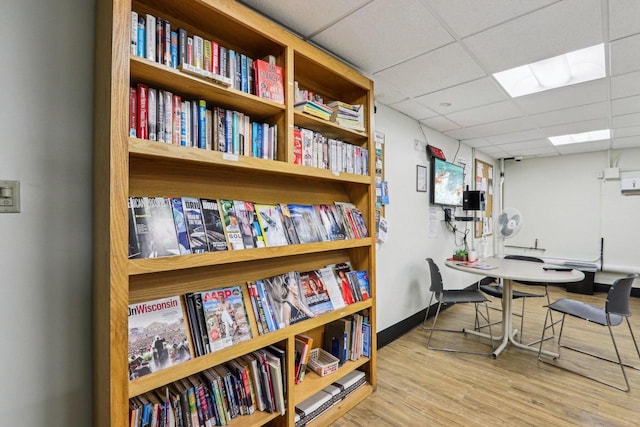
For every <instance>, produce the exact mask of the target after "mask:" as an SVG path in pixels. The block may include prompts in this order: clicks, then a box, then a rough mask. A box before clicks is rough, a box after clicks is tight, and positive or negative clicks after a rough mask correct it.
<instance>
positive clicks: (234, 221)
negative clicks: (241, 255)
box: [220, 199, 244, 250]
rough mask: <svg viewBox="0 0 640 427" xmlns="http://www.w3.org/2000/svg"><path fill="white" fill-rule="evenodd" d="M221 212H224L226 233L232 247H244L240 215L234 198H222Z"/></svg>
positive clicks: (223, 222)
mask: <svg viewBox="0 0 640 427" xmlns="http://www.w3.org/2000/svg"><path fill="white" fill-rule="evenodd" d="M220 213H221V214H222V224H223V225H224V233H225V235H226V236H227V240H228V241H229V245H230V246H231V249H235V250H237V249H244V242H243V240H242V233H241V232H240V224H239V222H238V215H237V213H236V207H235V203H234V202H233V200H223V199H220Z"/></svg>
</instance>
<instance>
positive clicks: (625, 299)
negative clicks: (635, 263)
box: [538, 274, 640, 391]
mask: <svg viewBox="0 0 640 427" xmlns="http://www.w3.org/2000/svg"><path fill="white" fill-rule="evenodd" d="M636 277H638V275H637V274H630V275H628V276H627V277H623V278H621V279H618V280H616V281H615V282H613V285H611V289H609V293H608V294H607V300H606V302H605V304H604V308H601V307H596V306H593V305H590V304H586V303H584V302H582V301H576V300H573V299H569V298H562V299H559V300H557V301H555V302H554V303H553V304H549V305H548V306H547V316H546V317H545V320H544V324H545V327H546V325H547V320H548V319H549V315H550V314H551V312H552V311H556V312H558V313H562V320H561V324H560V334H559V335H558V347H560V348H566V349H569V350H573V351H576V352H578V353H582V354H586V355H588V356H591V357H595V358H598V359H600V360H605V361H607V362H611V363H617V364H618V365H619V366H620V370H621V371H622V376H623V377H624V382H625V385H626V388H622V387H620V386H618V385H616V384H612V383H609V382H606V381H603V380H600V379H598V378H595V377H592V376H589V375H586V374H584V373H582V372H579V371H577V370H574V369H569V368H567V367H566V366H561V365H558V364H555V363H550V362H548V361H546V360H544V359H543V358H542V344H543V342H544V339H545V337H544V334H545V331H546V328H545V329H543V330H542V337H541V341H540V349H539V351H538V360H540V361H541V362H544V363H546V364H548V365H552V366H556V367H558V368H561V369H564V370H565V371H569V372H573V373H574V374H578V375H580V376H582V377H585V378H588V379H590V380H593V381H597V382H599V383H601V384H605V385H608V386H609V387H613V388H616V389H618V390H622V391H629V389H630V387H629V380H628V379H627V374H626V372H625V370H624V367H625V366H628V367H630V368H633V369H636V370H639V369H638V368H636V367H635V366H632V365H628V364H624V363H622V359H621V357H620V352H619V350H618V346H617V345H616V340H615V338H614V336H613V330H612V329H611V327H612V326H618V325H620V324H622V320H623V319H625V320H626V321H627V326H628V327H629V332H630V334H631V338H632V340H633V345H634V346H635V347H636V354H637V355H638V358H639V359H640V349H638V343H637V342H636V337H635V336H634V334H633V329H631V323H629V316H631V310H630V309H629V298H630V297H631V285H632V284H633V280H634V279H635V278H636ZM567 315H569V316H572V317H576V318H578V319H583V320H586V321H588V322H591V323H595V324H597V325H601V326H606V327H607V328H608V329H609V336H611V342H612V343H613V348H614V350H615V352H616V356H617V360H612V359H608V358H606V357H603V356H601V355H598V354H595V353H590V352H588V351H585V350H582V349H579V348H576V347H571V346H567V345H563V344H562V330H563V328H564V320H565V317H566V316H567ZM559 357H560V356H559V355H558V357H555V358H554V360H557V359H558V358H559Z"/></svg>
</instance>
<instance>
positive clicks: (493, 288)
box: [480, 255, 555, 345]
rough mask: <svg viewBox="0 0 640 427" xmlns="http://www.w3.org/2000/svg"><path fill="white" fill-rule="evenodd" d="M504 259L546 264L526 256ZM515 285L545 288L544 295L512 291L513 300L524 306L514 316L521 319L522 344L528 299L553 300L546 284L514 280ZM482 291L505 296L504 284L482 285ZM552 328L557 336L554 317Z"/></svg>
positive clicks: (497, 296)
mask: <svg viewBox="0 0 640 427" xmlns="http://www.w3.org/2000/svg"><path fill="white" fill-rule="evenodd" d="M504 259H516V260H520V261H529V262H538V263H544V261H542V260H541V259H540V258H536V257H532V256H526V255H507V256H505V257H504ZM514 282H515V283H520V284H522V285H527V286H543V287H544V293H530V292H522V291H517V290H513V291H512V297H511V299H513V300H517V299H519V300H522V304H521V312H520V313H513V315H514V316H517V317H519V318H520V338H519V341H520V342H522V337H523V335H524V334H523V330H524V309H525V301H526V300H527V298H543V297H546V298H547V304H551V300H550V299H549V291H548V285H547V283H545V282H526V281H520V280H514ZM480 290H481V291H482V292H484V293H485V294H487V295H490V296H492V297H494V298H500V299H502V294H503V291H504V289H503V287H502V284H500V283H495V282H494V284H486V285H480ZM494 310H498V311H501V310H500V309H497V308H494ZM498 323H500V322H494V323H493V324H494V325H495V324H498ZM549 327H550V328H552V330H553V332H554V334H555V322H554V321H553V317H552V318H551V325H550V326H549ZM550 338H553V335H552V336H550V337H548V338H547V339H550ZM537 343H538V340H536V341H533V342H530V343H528V345H533V344H537Z"/></svg>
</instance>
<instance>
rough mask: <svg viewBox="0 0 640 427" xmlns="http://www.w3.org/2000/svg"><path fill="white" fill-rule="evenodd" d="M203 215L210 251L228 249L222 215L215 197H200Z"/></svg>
mask: <svg viewBox="0 0 640 427" xmlns="http://www.w3.org/2000/svg"><path fill="white" fill-rule="evenodd" d="M200 203H201V204H202V216H203V219H204V227H205V230H206V236H207V247H208V248H209V252H217V251H226V250H227V240H226V238H225V236H224V227H223V226H222V217H221V215H220V209H219V208H218V202H217V201H216V200H215V199H200Z"/></svg>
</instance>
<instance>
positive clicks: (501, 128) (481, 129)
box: [447, 117, 535, 139]
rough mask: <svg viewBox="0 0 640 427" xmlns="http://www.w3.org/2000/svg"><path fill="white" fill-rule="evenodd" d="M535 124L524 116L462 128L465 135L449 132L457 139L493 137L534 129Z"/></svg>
mask: <svg viewBox="0 0 640 427" xmlns="http://www.w3.org/2000/svg"><path fill="white" fill-rule="evenodd" d="M534 127H535V125H533V124H532V123H531V120H528V119H527V118H524V117H516V118H513V119H508V120H502V121H499V122H493V123H486V124H482V125H478V126H471V127H468V128H464V129H461V131H460V133H462V134H463V136H460V137H458V136H456V135H455V134H456V133H457V131H453V132H450V133H447V134H448V135H449V136H451V137H452V138H456V139H469V138H481V137H491V136H494V135H502V134H506V133H513V132H521V131H526V130H532V128H534ZM463 132H464V133H463Z"/></svg>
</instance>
